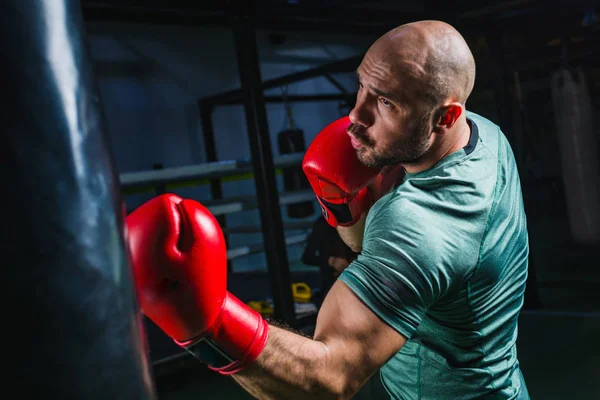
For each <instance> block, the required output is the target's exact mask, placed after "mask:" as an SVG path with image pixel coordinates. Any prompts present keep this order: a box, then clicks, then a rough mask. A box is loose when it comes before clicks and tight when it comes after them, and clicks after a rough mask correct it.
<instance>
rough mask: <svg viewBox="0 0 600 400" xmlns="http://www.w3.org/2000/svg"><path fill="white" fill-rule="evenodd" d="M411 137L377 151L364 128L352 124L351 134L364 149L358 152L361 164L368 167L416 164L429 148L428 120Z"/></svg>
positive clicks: (429, 132) (418, 126)
mask: <svg viewBox="0 0 600 400" xmlns="http://www.w3.org/2000/svg"><path fill="white" fill-rule="evenodd" d="M411 131H412V132H411V135H410V136H409V137H408V138H406V139H398V140H396V141H395V142H394V143H392V144H391V145H390V146H389V147H387V148H385V149H375V142H373V140H372V139H371V138H370V137H368V136H367V134H366V132H365V129H364V127H362V126H360V125H355V124H350V126H349V127H348V132H350V133H351V134H352V135H353V136H354V137H355V138H356V140H357V141H359V142H360V144H361V145H362V147H361V148H360V149H357V150H356V155H357V156H358V159H359V160H360V162H362V163H363V164H364V165H366V166H367V167H374V168H383V167H385V166H388V165H396V164H414V163H416V162H417V161H419V159H420V158H421V157H422V156H423V154H425V152H426V151H427V149H428V148H429V137H430V135H431V131H430V129H429V124H428V118H423V119H422V120H421V121H420V122H419V123H418V125H417V126H416V127H415V128H414V129H412V130H411Z"/></svg>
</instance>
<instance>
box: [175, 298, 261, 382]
mask: <svg viewBox="0 0 600 400" xmlns="http://www.w3.org/2000/svg"><path fill="white" fill-rule="evenodd" d="M268 333H269V326H268V324H267V321H265V320H264V319H263V318H262V316H261V315H260V314H259V313H258V312H256V311H254V310H253V309H251V308H250V307H248V306H247V305H246V304H244V303H243V302H242V301H240V300H239V299H238V298H237V297H235V296H233V295H232V294H231V293H229V292H228V293H227V296H226V298H225V300H224V302H223V309H222V310H221V313H220V315H219V318H218V319H217V320H216V321H215V323H214V324H213V326H211V327H210V328H209V329H208V330H207V332H206V333H204V334H203V337H202V338H199V339H192V340H188V341H185V342H177V341H176V343H177V344H178V345H180V346H181V347H184V348H185V349H186V350H187V351H188V352H190V353H191V354H192V355H194V356H195V357H196V358H198V359H200V360H202V361H203V362H206V363H207V364H208V367H209V368H210V369H212V370H214V371H217V372H219V373H220V374H222V375H230V374H234V373H236V372H239V371H241V370H242V369H244V368H245V367H246V366H248V365H249V364H250V363H252V362H253V361H254V360H256V358H257V357H258V356H259V355H260V353H261V352H262V350H263V349H264V347H265V345H266V344H267V338H268Z"/></svg>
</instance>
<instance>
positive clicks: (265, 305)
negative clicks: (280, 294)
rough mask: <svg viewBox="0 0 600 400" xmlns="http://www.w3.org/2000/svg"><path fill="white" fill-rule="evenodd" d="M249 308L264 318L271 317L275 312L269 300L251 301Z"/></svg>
mask: <svg viewBox="0 0 600 400" xmlns="http://www.w3.org/2000/svg"><path fill="white" fill-rule="evenodd" d="M248 306H249V307H250V308H251V309H253V310H254V311H256V312H258V313H259V314H260V315H263V316H270V315H273V313H274V312H275V310H274V309H273V306H272V305H271V304H270V303H269V302H268V301H267V300H260V301H254V300H253V301H249V302H248Z"/></svg>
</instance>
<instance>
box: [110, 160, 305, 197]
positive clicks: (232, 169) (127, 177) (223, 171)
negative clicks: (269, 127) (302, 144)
mask: <svg viewBox="0 0 600 400" xmlns="http://www.w3.org/2000/svg"><path fill="white" fill-rule="evenodd" d="M303 157H304V153H295V154H286V155H281V156H276V157H274V158H273V163H274V165H275V167H276V168H285V167H292V166H297V165H299V164H300V163H301V162H302V158H303ZM252 171H253V170H252V162H251V161H250V160H227V161H217V162H210V163H204V164H194V165H186V166H182V167H172V168H164V169H160V170H149V171H140V172H126V173H122V174H120V175H119V180H120V182H121V188H122V189H124V190H126V189H131V188H136V187H140V186H149V185H155V186H158V185H166V184H172V183H178V182H185V181H191V180H197V179H213V178H220V177H224V176H231V175H237V174H243V173H248V172H252Z"/></svg>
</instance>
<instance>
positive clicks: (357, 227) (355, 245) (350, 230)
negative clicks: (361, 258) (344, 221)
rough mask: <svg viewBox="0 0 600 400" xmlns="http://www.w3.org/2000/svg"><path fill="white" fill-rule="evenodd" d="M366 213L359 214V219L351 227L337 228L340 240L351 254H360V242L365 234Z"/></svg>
mask: <svg viewBox="0 0 600 400" xmlns="http://www.w3.org/2000/svg"><path fill="white" fill-rule="evenodd" d="M366 219H367V212H364V213H362V214H361V216H360V219H359V220H358V222H356V224H354V225H352V226H347V227H344V226H338V227H337V231H338V233H339V235H340V238H341V239H342V240H343V241H344V243H346V246H348V247H350V249H352V251H353V252H355V253H360V252H361V250H362V241H363V236H364V234H365V221H366Z"/></svg>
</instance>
